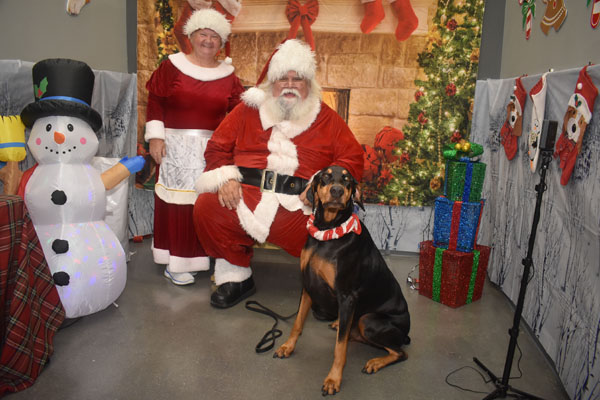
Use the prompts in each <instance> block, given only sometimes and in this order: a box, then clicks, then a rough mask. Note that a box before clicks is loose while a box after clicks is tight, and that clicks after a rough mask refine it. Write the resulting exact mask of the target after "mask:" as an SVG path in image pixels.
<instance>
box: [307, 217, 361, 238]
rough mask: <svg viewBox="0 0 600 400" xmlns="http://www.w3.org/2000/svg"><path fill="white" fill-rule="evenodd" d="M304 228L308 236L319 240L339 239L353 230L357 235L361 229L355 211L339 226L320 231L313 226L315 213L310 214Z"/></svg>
mask: <svg viewBox="0 0 600 400" xmlns="http://www.w3.org/2000/svg"><path fill="white" fill-rule="evenodd" d="M306 229H308V233H309V234H310V236H312V237H314V238H315V239H317V240H320V241H326V240H332V239H339V238H341V237H342V236H344V235H345V234H347V233H350V232H354V233H356V234H357V235H360V232H361V231H362V225H361V224H360V220H359V219H358V215H356V213H352V215H351V216H350V218H348V219H347V220H346V222H344V223H343V224H341V225H340V226H336V227H335V228H330V229H326V230H324V231H320V230H319V229H318V228H317V227H316V226H315V214H310V217H308V222H307V223H306Z"/></svg>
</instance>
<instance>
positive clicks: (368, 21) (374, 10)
mask: <svg viewBox="0 0 600 400" xmlns="http://www.w3.org/2000/svg"><path fill="white" fill-rule="evenodd" d="M360 2H361V3H363V4H364V5H365V15H364V17H363V20H362V22H361V23H360V30H361V31H362V32H363V33H371V31H372V30H373V29H375V27H377V25H379V23H380V22H381V21H383V18H384V17H385V12H384V11H383V4H381V0H360Z"/></svg>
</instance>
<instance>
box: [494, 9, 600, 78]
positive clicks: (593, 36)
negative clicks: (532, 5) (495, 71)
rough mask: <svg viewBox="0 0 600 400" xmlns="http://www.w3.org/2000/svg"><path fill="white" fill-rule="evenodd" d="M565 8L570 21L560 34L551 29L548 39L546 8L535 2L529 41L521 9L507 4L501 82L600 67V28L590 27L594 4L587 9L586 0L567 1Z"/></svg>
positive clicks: (564, 23) (566, 21)
mask: <svg viewBox="0 0 600 400" xmlns="http://www.w3.org/2000/svg"><path fill="white" fill-rule="evenodd" d="M487 3H489V0H488V1H487V2H486V4H487ZM565 4H566V6H567V18H566V19H565V21H564V22H563V24H562V26H561V28H560V30H559V31H558V32H556V31H555V30H554V29H551V30H550V31H549V32H548V35H547V36H546V35H544V33H543V32H542V30H541V29H540V22H541V21H542V17H543V16H544V12H545V10H546V5H545V4H544V3H543V2H541V1H538V2H536V13H535V17H534V18H533V26H532V29H531V37H530V38H529V40H526V39H525V31H524V30H523V26H522V20H523V17H522V14H521V6H519V3H518V2H517V1H516V0H511V1H508V2H506V10H505V14H504V40H503V46H502V53H501V55H502V57H501V59H500V60H501V64H502V66H501V74H500V78H511V77H517V76H520V75H523V74H529V75H535V74H540V73H543V72H546V71H548V70H549V69H551V68H552V69H554V70H555V71H559V70H564V69H570V68H576V67H583V66H584V65H586V64H587V63H588V62H592V63H594V64H597V63H600V26H599V27H597V28H596V29H592V27H591V26H590V15H591V8H592V6H591V4H590V6H589V7H586V1H585V0H578V1H568V2H567V1H565ZM483 32H485V28H484V31H483Z"/></svg>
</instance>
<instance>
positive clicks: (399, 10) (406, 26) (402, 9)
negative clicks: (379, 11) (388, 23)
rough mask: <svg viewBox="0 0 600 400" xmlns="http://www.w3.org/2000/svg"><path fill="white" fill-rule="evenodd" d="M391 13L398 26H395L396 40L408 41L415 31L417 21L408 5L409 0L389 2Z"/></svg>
mask: <svg viewBox="0 0 600 400" xmlns="http://www.w3.org/2000/svg"><path fill="white" fill-rule="evenodd" d="M390 5H391V6H392V11H393V13H394V15H395V16H396V18H398V26H396V32H395V35H396V39H397V40H398V41H399V42H401V41H403V40H406V39H408V37H409V36H410V35H411V33H413V32H414V30H415V29H417V26H418V25H419V20H418V19H417V16H416V15H415V12H414V10H413V8H412V6H411V5H410V0H395V1H391V2H390Z"/></svg>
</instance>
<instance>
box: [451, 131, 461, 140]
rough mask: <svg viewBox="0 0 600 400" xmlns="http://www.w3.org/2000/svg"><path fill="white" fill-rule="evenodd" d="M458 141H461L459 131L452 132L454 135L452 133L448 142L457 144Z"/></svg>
mask: <svg viewBox="0 0 600 400" xmlns="http://www.w3.org/2000/svg"><path fill="white" fill-rule="evenodd" d="M460 139H462V136H461V135H460V132H459V131H454V133H452V137H451V138H450V141H451V142H452V143H458V142H460Z"/></svg>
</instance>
